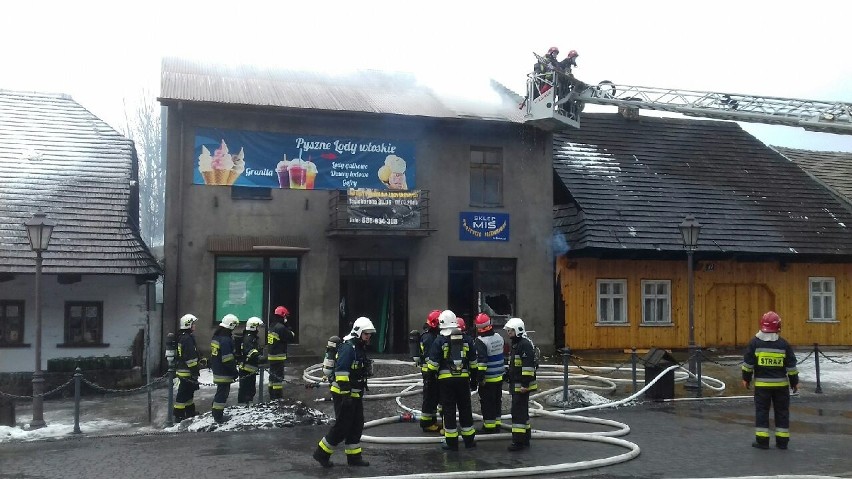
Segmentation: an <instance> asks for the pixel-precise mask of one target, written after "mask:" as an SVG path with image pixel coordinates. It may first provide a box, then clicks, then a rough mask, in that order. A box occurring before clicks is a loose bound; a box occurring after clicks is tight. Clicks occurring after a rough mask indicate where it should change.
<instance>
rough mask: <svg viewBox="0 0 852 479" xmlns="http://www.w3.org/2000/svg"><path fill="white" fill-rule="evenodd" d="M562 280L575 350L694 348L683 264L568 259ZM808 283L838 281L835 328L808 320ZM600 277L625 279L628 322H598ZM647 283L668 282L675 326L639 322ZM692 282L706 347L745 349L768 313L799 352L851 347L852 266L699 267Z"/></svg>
mask: <svg viewBox="0 0 852 479" xmlns="http://www.w3.org/2000/svg"><path fill="white" fill-rule="evenodd" d="M557 274H558V275H559V277H560V281H561V289H562V297H563V299H564V301H565V329H564V332H565V344H566V345H567V346H569V347H571V348H572V349H629V348H637V349H644V348H651V347H659V348H668V349H685V348H686V347H687V345H688V344H689V320H688V294H687V293H688V284H687V264H686V260H685V259H684V260H682V261H651V260H598V259H587V258H579V259H567V258H564V257H563V258H560V259H559V261H558V262H557ZM810 277H833V278H834V279H835V288H836V291H835V307H836V310H837V311H836V312H835V315H836V318H837V321H836V322H831V323H818V322H812V321H809V320H808V318H809V307H810V304H809V302H810V299H809V291H808V289H809V282H808V278H810ZM598 279H626V280H627V304H628V324H626V325H603V326H602V325H597V324H596V318H597V304H596V303H597V294H596V293H597V291H596V281H597V280H598ZM644 279H655V280H671V282H672V305H671V307H672V310H671V316H672V324H671V325H668V326H645V325H641V324H640V323H641V320H642V291H641V281H642V280H644ZM694 281H695V284H694V287H695V310H694V311H695V312H694V315H695V340H696V344H697V345H699V346H701V347H716V348H726V347H730V348H737V347H741V346H743V345H745V344H746V343H747V342H748V340H749V339H750V338H751V336H753V335H754V333H755V332H756V331H757V328H758V321H759V319H760V316H761V315H762V314H763V313H764V312H766V311H767V310H769V309H774V310H775V311H777V312H778V314H780V315H781V318H782V321H783V323H782V335H783V336H784V337H785V338H786V339H787V340H789V341H790V342H791V343H792V344H793V345H795V346H798V347H807V346H811V345H813V343H819V344H820V345H825V346H849V345H852V265H849V264H809V263H791V264H787V265H781V264H779V263H778V262H763V263H757V262H749V263H741V262H737V261H732V260H725V261H698V262H697V263H696V267H695V280H694ZM557 300H558V298H557Z"/></svg>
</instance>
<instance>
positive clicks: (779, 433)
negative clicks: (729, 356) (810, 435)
mask: <svg viewBox="0 0 852 479" xmlns="http://www.w3.org/2000/svg"><path fill="white" fill-rule="evenodd" d="M779 331H781V317H780V316H778V313H776V312H774V311H769V312H767V313H766V314H764V315H763V317H762V318H761V319H760V331H758V332H757V334H755V335H754V337H753V338H751V341H749V343H748V348H747V349H746V353H745V356H744V357H743V368H742V369H743V386H744V387H746V388H748V387H749V386H750V385H751V382H752V379H753V380H754V409H755V421H754V425H755V430H754V434H755V442H754V443H752V447H756V448H758V449H769V409H770V407H771V408H774V410H775V447H777V448H778V449H787V444H788V443H789V442H790V390H791V389H792V390H793V392H796V391H798V390H799V372H798V371H797V370H796V355H795V354H794V353H793V348H792V347H790V344H789V343H787V341H785V340H784V338H782V337H781V336H780V335H779V334H778V332H779Z"/></svg>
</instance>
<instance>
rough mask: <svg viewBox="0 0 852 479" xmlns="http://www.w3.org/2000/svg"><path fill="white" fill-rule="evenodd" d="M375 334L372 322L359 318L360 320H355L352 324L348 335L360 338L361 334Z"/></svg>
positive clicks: (365, 318)
mask: <svg viewBox="0 0 852 479" xmlns="http://www.w3.org/2000/svg"><path fill="white" fill-rule="evenodd" d="M375 332H376V327H375V326H373V322H372V321H370V318H367V317H365V316H361V317H360V318H358V319H356V320H355V322H354V323H353V324H352V332H351V333H349V336H351V337H358V338H360V337H361V333H369V334H373V333H375Z"/></svg>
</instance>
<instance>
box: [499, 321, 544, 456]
mask: <svg viewBox="0 0 852 479" xmlns="http://www.w3.org/2000/svg"><path fill="white" fill-rule="evenodd" d="M503 329H505V330H506V331H507V332H508V334H509V339H510V340H511V342H512V350H511V356H510V357H509V392H510V393H511V394H512V444H511V445H509V450H510V451H520V450H522V449H524V448H525V447H530V438H531V437H532V429H531V428H530V392H531V391H535V390H536V389H538V383H537V382H536V378H535V368H536V364H535V363H536V358H535V346H533V343H532V341H530V339H529V338H528V337H527V330H526V328H525V327H524V321H523V320H522V319H521V318H510V319H509V320H508V321H506V325H505V326H504V327H503Z"/></svg>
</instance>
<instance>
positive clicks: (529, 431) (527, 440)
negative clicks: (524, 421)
mask: <svg viewBox="0 0 852 479" xmlns="http://www.w3.org/2000/svg"><path fill="white" fill-rule="evenodd" d="M530 439H532V429H527V432H526V433H524V446H527V447H530Z"/></svg>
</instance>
